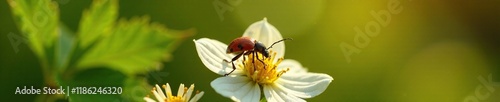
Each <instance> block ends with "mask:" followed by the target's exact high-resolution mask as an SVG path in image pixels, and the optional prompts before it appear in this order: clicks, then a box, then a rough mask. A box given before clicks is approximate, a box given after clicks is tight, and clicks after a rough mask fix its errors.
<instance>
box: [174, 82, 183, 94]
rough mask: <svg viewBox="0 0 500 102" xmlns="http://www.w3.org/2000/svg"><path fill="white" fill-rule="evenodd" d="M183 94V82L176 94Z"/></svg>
mask: <svg viewBox="0 0 500 102" xmlns="http://www.w3.org/2000/svg"><path fill="white" fill-rule="evenodd" d="M182 95H184V84H182V83H181V85H179V90H177V95H176V96H182Z"/></svg>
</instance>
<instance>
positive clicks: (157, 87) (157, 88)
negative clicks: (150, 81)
mask: <svg viewBox="0 0 500 102" xmlns="http://www.w3.org/2000/svg"><path fill="white" fill-rule="evenodd" d="M155 87H156V92H158V94H160V96H161V98H163V99H166V98H167V96H165V94H164V93H163V91H162V89H161V87H160V86H158V84H156V85H155Z"/></svg>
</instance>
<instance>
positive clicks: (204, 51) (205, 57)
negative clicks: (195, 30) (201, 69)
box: [193, 38, 244, 75]
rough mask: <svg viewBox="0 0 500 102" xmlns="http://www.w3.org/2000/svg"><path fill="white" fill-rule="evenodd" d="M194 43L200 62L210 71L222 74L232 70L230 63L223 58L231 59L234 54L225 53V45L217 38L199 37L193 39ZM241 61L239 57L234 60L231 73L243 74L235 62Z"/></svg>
mask: <svg viewBox="0 0 500 102" xmlns="http://www.w3.org/2000/svg"><path fill="white" fill-rule="evenodd" d="M193 41H194V43H195V45H196V51H197V52H198V56H199V57H200V59H201V62H202V63H203V64H204V65H205V66H206V67H207V68H208V69H209V70H210V71H212V72H214V73H217V74H219V75H224V74H227V73H229V72H231V71H232V70H233V67H232V65H231V64H230V63H226V62H224V61H223V60H224V59H226V60H231V59H232V58H233V57H234V56H235V55H232V54H226V48H227V45H226V44H224V43H221V42H219V41H217V40H212V39H209V38H201V39H198V40H193ZM239 62H241V59H239V60H237V61H235V62H234V63H235V65H236V70H235V71H234V72H233V73H232V74H231V75H243V74H244V73H243V71H242V70H241V68H239V66H238V65H237V63H239Z"/></svg>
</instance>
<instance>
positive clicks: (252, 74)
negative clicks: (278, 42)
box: [239, 51, 289, 85]
mask: <svg viewBox="0 0 500 102" xmlns="http://www.w3.org/2000/svg"><path fill="white" fill-rule="evenodd" d="M270 53H271V54H270V56H269V57H268V58H265V57H264V56H263V55H262V54H261V53H259V52H257V53H256V54H257V55H256V56H255V58H254V54H255V53H252V54H249V55H247V56H243V57H247V58H245V60H244V61H243V63H242V64H239V65H240V67H242V68H243V70H244V71H245V73H246V75H247V76H248V77H249V78H250V79H252V80H253V81H254V82H256V83H259V84H261V85H263V84H272V83H273V82H274V81H276V80H277V79H278V78H279V77H280V76H281V75H283V74H284V73H285V72H286V71H288V70H289V68H286V69H283V70H281V71H277V69H276V68H277V66H278V65H279V64H280V63H281V61H283V58H279V59H278V61H276V63H274V58H275V57H276V52H273V51H270Z"/></svg>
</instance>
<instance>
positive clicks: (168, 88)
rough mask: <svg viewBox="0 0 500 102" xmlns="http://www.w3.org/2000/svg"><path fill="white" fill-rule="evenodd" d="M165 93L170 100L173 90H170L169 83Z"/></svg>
mask: <svg viewBox="0 0 500 102" xmlns="http://www.w3.org/2000/svg"><path fill="white" fill-rule="evenodd" d="M165 93H166V95H167V98H169V95H172V89H171V88H170V84H168V83H167V86H166V87H165Z"/></svg>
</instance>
